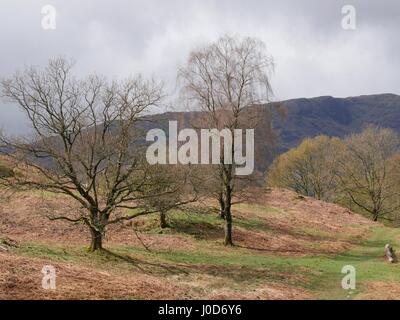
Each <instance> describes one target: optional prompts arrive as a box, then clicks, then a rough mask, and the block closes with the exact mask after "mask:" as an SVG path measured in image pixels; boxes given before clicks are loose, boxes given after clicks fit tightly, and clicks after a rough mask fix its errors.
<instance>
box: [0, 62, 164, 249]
mask: <svg viewBox="0 0 400 320" xmlns="http://www.w3.org/2000/svg"><path fill="white" fill-rule="evenodd" d="M72 66H73V63H71V62H69V61H67V60H66V59H64V58H56V59H53V60H51V61H50V62H49V65H48V66H47V67H46V68H45V69H38V68H29V69H26V70H25V71H23V72H20V73H16V74H15V75H14V76H13V77H11V78H9V79H5V80H2V82H1V89H2V95H3V97H5V98H8V100H10V101H12V102H14V103H17V104H18V105H19V107H20V108H21V110H22V111H23V112H24V113H25V115H26V116H27V118H28V119H29V120H30V124H31V125H32V128H33V135H32V136H31V137H29V138H23V139H21V138H19V139H11V138H9V137H6V136H5V135H1V137H0V144H1V145H2V146H3V147H6V148H7V150H10V151H9V158H10V159H11V160H12V161H11V162H12V163H13V171H14V172H15V173H16V174H15V175H14V176H13V177H11V178H7V179H2V180H0V181H1V182H2V184H3V186H6V187H9V188H17V189H18V188H19V189H22V190H24V189H32V188H35V189H42V190H47V191H49V192H52V193H58V194H63V195H66V196H68V197H70V198H71V199H73V200H75V201H76V202H77V203H79V205H80V206H81V208H82V210H80V212H73V213H70V214H68V213H66V214H65V215H61V216H49V218H50V219H51V220H66V221H69V222H72V223H78V222H82V223H84V224H85V225H86V226H87V227H88V229H89V230H90V234H91V245H90V250H91V251H95V250H99V249H102V240H103V237H104V234H105V232H106V227H107V226H108V225H110V224H115V223H118V222H122V221H124V220H129V219H133V218H135V217H137V216H140V215H144V214H148V213H151V212H156V210H153V209H150V208H148V206H147V205H146V201H145V200H146V198H148V197H157V196H160V195H162V194H164V193H162V192H161V194H160V193H159V192H158V190H156V189H154V192H150V190H151V189H152V188H153V187H155V186H154V185H153V184H152V179H150V178H149V173H148V170H149V166H148V165H147V164H146V162H145V159H144V156H143V154H144V152H142V151H143V150H141V148H144V144H143V143H140V141H143V140H141V139H143V132H140V130H139V129H135V128H136V127H135V125H136V123H137V122H138V121H139V120H140V117H141V116H142V115H143V114H144V113H145V112H146V110H147V109H148V108H150V107H152V106H155V105H158V104H159V103H160V102H161V100H162V98H163V94H162V84H161V83H158V82H156V81H154V80H144V79H143V78H141V77H140V76H137V77H134V78H131V79H127V80H124V81H114V82H111V83H110V82H108V81H107V80H106V79H104V78H103V77H100V76H97V75H92V76H89V77H87V78H84V79H81V80H80V79H77V78H75V77H74V76H73V74H72V72H71V68H72ZM141 146H142V147H141ZM128 210H131V211H128ZM127 211H128V212H130V214H129V213H127Z"/></svg>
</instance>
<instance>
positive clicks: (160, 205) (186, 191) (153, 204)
mask: <svg viewBox="0 0 400 320" xmlns="http://www.w3.org/2000/svg"><path fill="white" fill-rule="evenodd" d="M148 172H149V180H150V181H151V184H150V188H149V189H148V196H147V197H145V198H144V204H145V205H146V206H147V207H148V210H149V211H157V212H158V213H159V215H160V228H161V229H165V228H167V227H168V223H167V214H168V212H169V211H170V210H171V209H175V208H179V207H181V206H184V205H186V204H189V203H192V202H195V201H196V200H197V199H198V195H199V194H198V191H197V189H196V183H197V181H196V180H197V179H196V177H194V175H195V171H194V170H192V168H191V166H179V165H160V164H158V165H152V166H150V168H149V171H148ZM154 193H157V194H158V196H156V197H154V196H152V194H154Z"/></svg>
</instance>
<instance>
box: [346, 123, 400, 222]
mask: <svg viewBox="0 0 400 320" xmlns="http://www.w3.org/2000/svg"><path fill="white" fill-rule="evenodd" d="M345 142H346V150H345V154H344V156H343V158H342V160H341V170H340V173H339V177H340V179H341V183H342V187H343V191H344V192H345V193H346V194H347V195H348V196H349V197H350V199H351V201H352V202H353V203H354V204H355V205H356V206H358V207H359V208H360V209H361V210H363V211H365V212H367V213H369V214H371V216H372V219H373V220H374V221H377V220H378V219H379V218H386V216H387V215H389V214H391V213H393V212H394V211H396V210H397V209H399V206H398V204H397V201H393V200H394V198H397V197H398V191H397V190H396V184H394V183H393V181H392V179H391V175H392V172H391V171H392V170H391V167H392V166H391V159H392V158H393V157H394V155H395V154H396V153H397V152H398V151H399V137H398V135H397V134H396V133H395V132H394V131H393V130H391V129H380V128H379V127H375V126H368V127H367V128H366V129H365V130H364V131H363V132H361V133H359V134H353V135H351V136H350V137H348V138H347V139H346V140H345Z"/></svg>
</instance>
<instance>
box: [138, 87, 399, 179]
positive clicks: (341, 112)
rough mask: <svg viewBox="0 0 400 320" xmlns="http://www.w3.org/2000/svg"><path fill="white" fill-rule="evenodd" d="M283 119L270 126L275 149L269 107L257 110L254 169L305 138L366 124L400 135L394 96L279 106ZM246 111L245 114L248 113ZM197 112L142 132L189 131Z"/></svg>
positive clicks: (159, 120)
mask: <svg viewBox="0 0 400 320" xmlns="http://www.w3.org/2000/svg"><path fill="white" fill-rule="evenodd" d="M278 104H279V106H280V107H283V108H284V109H285V113H286V116H284V117H282V116H281V115H279V114H278V112H276V113H274V116H273V123H272V126H273V128H274V129H275V131H276V133H277V135H278V137H277V139H276V143H275V145H276V148H274V149H273V148H272V145H273V144H272V143H271V126H270V124H269V123H270V119H271V113H270V110H271V106H272V104H270V105H263V106H258V107H257V108H261V111H262V112H260V113H259V114H260V115H261V118H262V119H260V120H261V121H262V125H261V126H259V127H258V128H257V129H256V131H255V149H256V152H255V154H256V160H255V162H256V165H255V167H256V168H257V169H258V170H259V171H261V172H264V171H265V170H266V169H267V168H268V166H269V164H270V163H271V161H272V160H273V158H274V157H275V156H276V155H278V154H280V153H283V152H285V151H287V150H289V149H290V148H293V147H295V146H297V145H298V144H299V143H300V142H301V141H302V140H303V139H304V138H307V137H315V136H317V135H320V134H325V135H328V136H337V137H344V136H346V135H349V134H351V133H353V132H359V131H361V130H362V128H363V127H364V126H365V125H367V124H376V125H379V126H381V127H386V128H392V129H394V130H395V131H397V132H399V133H400V96H398V95H395V94H377V95H363V96H358V97H349V98H334V97H331V96H323V97H316V98H310V99H306V98H300V99H292V100H286V101H281V102H279V103H278ZM250 112H251V111H249V112H248V113H250ZM199 116H200V114H199V113H198V112H169V113H164V114H161V115H152V116H149V120H151V121H149V122H148V123H147V124H146V125H145V126H144V129H147V130H148V129H150V128H154V127H156V128H162V129H164V131H166V132H167V131H168V129H167V128H168V123H167V121H168V120H177V121H178V123H179V127H180V128H183V127H190V123H191V122H192V121H193V120H194V119H196V118H198V117H199Z"/></svg>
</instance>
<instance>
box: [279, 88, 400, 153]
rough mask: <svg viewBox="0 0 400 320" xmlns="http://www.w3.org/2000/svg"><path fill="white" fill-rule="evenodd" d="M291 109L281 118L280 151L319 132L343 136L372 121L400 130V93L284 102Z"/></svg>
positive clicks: (358, 129)
mask: <svg viewBox="0 0 400 320" xmlns="http://www.w3.org/2000/svg"><path fill="white" fill-rule="evenodd" d="M282 103H283V105H284V106H285V107H286V109H287V112H288V113H287V117H286V119H284V120H281V119H279V118H278V117H276V118H275V120H274V126H275V128H276V129H278V131H279V137H280V145H279V151H280V152H283V151H286V150H288V149H290V148H292V147H294V146H296V145H298V144H299V143H300V142H301V141H302V140H303V139H304V138H305V137H314V136H316V135H319V134H326V135H329V136H338V137H343V136H345V135H347V134H350V133H352V132H354V131H360V130H361V129H362V127H363V126H365V125H366V124H369V123H372V124H376V125H379V126H382V127H387V128H392V129H394V130H396V131H397V132H400V96H398V95H394V94H379V95H368V96H359V97H350V98H333V97H329V96H327V97H318V98H312V99H304V98H303V99H293V100H287V101H283V102H282Z"/></svg>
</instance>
